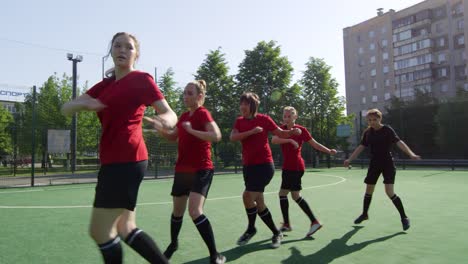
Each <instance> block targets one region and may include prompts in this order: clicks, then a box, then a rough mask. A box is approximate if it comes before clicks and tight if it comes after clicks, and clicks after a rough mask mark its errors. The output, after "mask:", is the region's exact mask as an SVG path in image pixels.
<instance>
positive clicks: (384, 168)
mask: <svg viewBox="0 0 468 264" xmlns="http://www.w3.org/2000/svg"><path fill="white" fill-rule="evenodd" d="M380 174H382V175H383V178H384V181H383V183H384V184H394V183H395V174H396V167H395V164H394V163H393V160H387V161H372V160H371V162H370V164H369V169H368V170H367V176H366V178H365V179H364V183H366V184H371V185H375V184H376V183H377V180H378V179H379V176H380Z"/></svg>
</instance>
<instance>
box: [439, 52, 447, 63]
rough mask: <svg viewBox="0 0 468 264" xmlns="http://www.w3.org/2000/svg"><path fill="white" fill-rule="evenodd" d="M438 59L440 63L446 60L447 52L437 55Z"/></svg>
mask: <svg viewBox="0 0 468 264" xmlns="http://www.w3.org/2000/svg"><path fill="white" fill-rule="evenodd" d="M437 61H438V62H439V64H442V63H444V62H446V58H445V53H440V54H439V56H437Z"/></svg>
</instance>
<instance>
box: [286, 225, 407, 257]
mask: <svg viewBox="0 0 468 264" xmlns="http://www.w3.org/2000/svg"><path fill="white" fill-rule="evenodd" d="M361 228H363V227H362V226H353V229H352V230H351V231H349V232H348V233H346V234H344V235H343V236H342V237H341V238H337V239H333V240H332V241H330V243H329V244H328V245H326V246H325V247H323V248H322V249H320V250H319V251H317V252H315V253H313V254H310V255H306V256H304V255H303V254H302V252H301V251H299V250H298V249H297V248H296V247H294V246H293V247H291V248H289V249H290V250H291V256H289V257H288V258H287V259H284V260H283V261H281V263H282V264H292V263H330V262H332V261H333V260H335V259H337V258H340V257H343V256H345V255H348V254H351V253H354V252H356V251H359V250H361V249H363V248H365V247H366V246H368V245H370V244H373V243H378V242H383V241H385V240H387V239H390V238H393V237H396V236H399V235H403V234H406V233H405V232H398V233H395V234H392V235H388V236H383V237H379V238H376V239H372V240H368V241H364V242H361V243H355V244H352V245H347V244H346V242H347V241H348V240H349V239H350V238H351V237H352V236H353V235H355V234H356V233H357V231H359V229H361ZM286 243H289V241H285V243H283V244H286Z"/></svg>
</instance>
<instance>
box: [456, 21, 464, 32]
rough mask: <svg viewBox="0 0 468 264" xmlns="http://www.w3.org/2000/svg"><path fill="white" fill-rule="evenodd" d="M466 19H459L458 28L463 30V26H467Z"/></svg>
mask: <svg viewBox="0 0 468 264" xmlns="http://www.w3.org/2000/svg"><path fill="white" fill-rule="evenodd" d="M464 24H465V21H464V20H463V19H460V20H458V21H457V29H458V30H459V31H463V28H465V25H464Z"/></svg>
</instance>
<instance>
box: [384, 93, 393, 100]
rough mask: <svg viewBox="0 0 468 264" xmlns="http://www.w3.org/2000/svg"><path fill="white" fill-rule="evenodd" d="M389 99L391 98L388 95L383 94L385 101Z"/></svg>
mask: <svg viewBox="0 0 468 264" xmlns="http://www.w3.org/2000/svg"><path fill="white" fill-rule="evenodd" d="M390 97H391V96H390V93H385V94H384V99H385V101H387V100H390Z"/></svg>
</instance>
